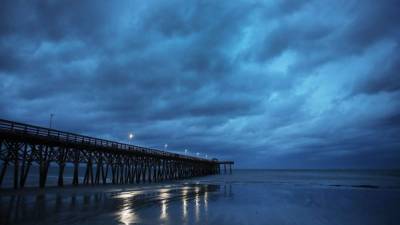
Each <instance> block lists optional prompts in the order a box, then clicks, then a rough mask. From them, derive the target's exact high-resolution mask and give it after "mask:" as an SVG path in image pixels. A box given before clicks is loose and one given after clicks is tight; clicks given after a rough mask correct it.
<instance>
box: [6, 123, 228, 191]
mask: <svg viewBox="0 0 400 225" xmlns="http://www.w3.org/2000/svg"><path fill="white" fill-rule="evenodd" d="M0 162H1V167H2V168H1V171H0V187H1V185H2V183H3V179H4V177H5V174H6V172H7V168H9V169H12V170H13V171H12V182H13V187H14V188H15V189H18V188H23V187H24V186H25V184H26V180H27V178H28V175H29V174H31V173H29V170H30V168H31V166H32V165H33V164H36V165H37V166H38V168H39V181H38V186H39V187H41V188H44V187H45V186H46V181H47V177H48V171H49V168H50V167H51V166H52V165H55V166H56V167H58V182H57V184H58V186H64V184H65V182H64V173H65V172H64V171H65V168H66V166H67V165H68V164H69V165H71V166H72V167H73V174H72V177H73V178H72V185H78V184H80V183H82V184H107V183H112V184H134V183H143V182H149V183H150V182H161V181H165V180H174V179H183V178H190V177H196V176H205V175H212V174H219V173H220V172H221V168H220V167H221V166H222V165H223V166H224V172H225V173H226V172H227V171H226V165H229V168H230V173H232V167H231V166H232V165H233V162H232V161H218V160H215V159H213V160H209V159H204V158H199V157H192V156H187V155H181V154H175V153H171V152H166V151H160V150H157V149H151V148H145V147H140V146H135V145H129V144H124V143H119V142H115V141H109V140H104V139H99V138H94V137H88V136H84V135H79V134H74V133H70V132H64V131H60V130H55V129H49V128H44V127H39V126H33V125H29V124H23V123H18V122H14V121H8V120H3V119H0ZM82 169H83V170H84V171H85V172H84V177H83V180H82V181H80V179H79V178H80V177H79V170H82Z"/></svg>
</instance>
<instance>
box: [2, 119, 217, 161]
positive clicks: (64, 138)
mask: <svg viewBox="0 0 400 225" xmlns="http://www.w3.org/2000/svg"><path fill="white" fill-rule="evenodd" d="M0 132H7V133H14V134H16V135H18V134H24V135H30V136H35V137H41V138H46V139H48V140H53V141H59V142H64V143H75V144H84V145H91V146H93V147H102V148H109V149H114V150H120V151H128V152H131V153H140V154H146V155H152V156H159V157H171V158H179V159H184V160H185V159H186V160H196V161H209V162H211V161H212V160H209V159H204V158H200V157H194V156H188V155H182V154H176V153H171V152H166V151H161V150H158V149H153V148H147V147H140V146H136V145H130V144H125V143H120V142H116V141H109V140H105V139H100V138H95V137H89V136H85V135H80V134H75V133H71V132H65V131H60V130H56V129H51V128H45V127H40V126H35V125H29V124H24V123H18V122H14V121H9V120H4V119H0Z"/></svg>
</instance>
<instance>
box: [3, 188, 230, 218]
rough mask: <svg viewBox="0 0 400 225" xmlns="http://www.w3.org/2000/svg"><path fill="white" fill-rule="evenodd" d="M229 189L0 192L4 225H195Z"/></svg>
mask: <svg viewBox="0 0 400 225" xmlns="http://www.w3.org/2000/svg"><path fill="white" fill-rule="evenodd" d="M222 189H224V190H225V188H224V186H222V187H220V186H219V185H200V184H192V185H189V184H188V185H179V186H172V185H171V186H164V187H163V188H143V189H141V190H122V191H121V190H118V191H113V190H93V191H90V190H87V189H86V190H83V191H82V190H81V189H68V190H67V191H60V190H51V191H49V192H43V193H36V194H33V193H34V192H26V193H24V192H21V193H11V192H10V193H0V224H127V225H128V224H142V223H144V224H147V223H157V224H175V223H182V224H193V223H199V222H200V219H201V218H204V217H207V213H208V212H207V210H208V202H209V201H210V198H211V199H212V198H218V196H219V193H220V192H221V196H222V193H225V191H224V190H222Z"/></svg>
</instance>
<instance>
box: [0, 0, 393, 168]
mask: <svg viewBox="0 0 400 225" xmlns="http://www.w3.org/2000/svg"><path fill="white" fill-rule="evenodd" d="M1 5H2V6H1V7H0V118H3V119H8V120H15V121H19V122H24V123H30V124H35V125H40V126H46V127H47V126H49V117H50V114H52V113H53V114H54V118H53V124H54V127H55V128H56V129H61V130H66V131H71V132H76V133H81V134H86V135H91V136H95V137H99V138H105V139H110V140H116V141H121V142H128V134H129V133H130V132H133V133H134V134H135V137H134V139H133V141H132V143H134V144H136V145H141V146H146V147H152V148H158V149H164V145H165V144H168V148H167V150H170V151H175V152H178V153H183V152H184V149H188V151H189V154H194V153H196V152H199V153H200V156H202V157H205V154H207V156H208V157H209V158H218V159H221V160H234V161H235V166H236V167H237V168H273V169H284V168H291V169H292V168H305V169H306V168H396V167H397V168H398V167H399V166H398V165H399V162H400V76H399V71H400V54H399V51H400V45H399V41H400V13H399V12H400V2H399V1H396V0H393V1H392V0H382V1H374V0H360V1H349V0H335V1H324V0H323V1H321V0H310V1H300V0H298V1H284V0H279V1H251V0H246V1H241V0H235V1H223V0H218V1H214V0H210V1H194V0H185V1H174V0H169V1H97V0H94V1H76V2H74V1H19V0H5V1H2V4H1Z"/></svg>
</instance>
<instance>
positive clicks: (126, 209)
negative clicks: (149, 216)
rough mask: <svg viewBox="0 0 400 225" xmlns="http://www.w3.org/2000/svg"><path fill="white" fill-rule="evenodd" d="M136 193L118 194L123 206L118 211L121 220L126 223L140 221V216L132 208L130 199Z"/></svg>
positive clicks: (126, 224)
mask: <svg viewBox="0 0 400 225" xmlns="http://www.w3.org/2000/svg"><path fill="white" fill-rule="evenodd" d="M135 194H136V193H133V192H125V193H121V194H119V195H117V196H116V198H121V199H122V201H123V202H122V208H121V210H120V211H119V212H118V216H119V221H120V222H121V223H123V224H125V225H128V224H133V223H137V222H138V217H137V215H136V214H135V212H134V211H133V209H132V206H131V202H130V200H131V199H132V197H133V196H135Z"/></svg>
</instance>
